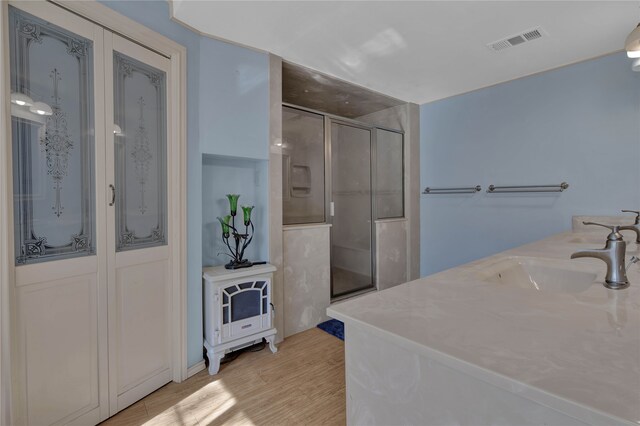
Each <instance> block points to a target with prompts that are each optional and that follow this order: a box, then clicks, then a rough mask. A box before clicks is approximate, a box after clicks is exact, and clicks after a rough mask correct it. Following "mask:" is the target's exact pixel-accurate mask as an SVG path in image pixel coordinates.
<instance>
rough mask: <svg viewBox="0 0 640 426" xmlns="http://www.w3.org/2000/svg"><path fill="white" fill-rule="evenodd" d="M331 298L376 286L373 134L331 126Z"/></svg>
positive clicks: (338, 125) (344, 126) (367, 131)
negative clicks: (373, 229)
mask: <svg viewBox="0 0 640 426" xmlns="http://www.w3.org/2000/svg"><path fill="white" fill-rule="evenodd" d="M331 184H332V190H331V199H332V201H333V205H334V209H333V210H334V215H333V218H332V227H331V296H332V297H338V296H343V295H345V294H349V293H353V292H355V291H360V290H364V289H366V288H371V287H372V286H373V273H372V271H373V268H372V256H371V253H372V250H371V247H372V237H371V235H372V232H371V229H372V228H371V132H370V131H369V130H368V129H362V128H359V127H353V126H349V125H343V124H338V123H333V124H332V125H331Z"/></svg>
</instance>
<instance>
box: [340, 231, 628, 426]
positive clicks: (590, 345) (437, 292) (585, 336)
mask: <svg viewBox="0 0 640 426" xmlns="http://www.w3.org/2000/svg"><path fill="white" fill-rule="evenodd" d="M594 236H595V237H594ZM581 238H583V239H587V240H589V241H600V243H593V242H576V241H580V239H581ZM605 239H606V232H605V233H604V234H602V233H598V234H596V233H588V234H576V233H570V232H568V233H563V234H558V235H555V236H552V237H549V238H546V239H544V240H541V241H537V242H535V243H532V244H528V245H525V246H522V247H518V248H515V249H512V250H508V251H505V252H502V253H499V254H497V255H494V256H491V257H489V258H485V259H481V260H478V261H476V262H472V263H468V264H466V265H462V266H459V267H456V268H452V269H449V270H447V271H443V272H440V273H438V274H434V275H431V276H429V277H425V278H421V279H418V280H416V281H412V282H409V283H406V284H402V285H399V286H397V287H393V288H390V289H388V290H384V291H381V292H375V293H369V294H367V295H365V296H362V297H358V298H355V299H352V300H348V301H345V302H341V303H338V304H335V305H332V306H330V307H329V308H328V309H327V313H328V315H329V316H331V317H333V318H336V319H339V320H341V321H344V322H346V323H347V325H349V324H359V325H360V326H364V327H367V328H368V329H370V330H373V331H375V332H377V333H379V334H380V335H381V336H383V337H385V338H386V339H388V340H389V341H392V342H394V343H395V344H399V345H401V346H403V347H406V348H408V349H410V350H414V351H417V352H420V353H422V354H423V355H425V356H427V357H431V358H434V359H436V360H438V361H439V362H442V363H444V364H445V365H448V366H450V367H452V368H456V369H458V370H462V371H464V372H466V373H467V374H471V375H473V376H475V377H477V378H479V379H481V380H484V381H487V382H490V383H492V384H494V385H496V386H499V387H502V388H505V389H508V390H509V391H511V392H514V393H518V394H519V395H521V396H523V397H526V398H529V399H533V400H535V401H537V402H540V403H542V404H543V405H546V406H548V407H550V408H554V409H557V410H560V411H562V412H564V413H566V414H568V415H572V416H574V417H575V418H578V419H582V420H584V421H585V422H587V423H591V424H605V423H606V424H611V423H622V424H624V423H630V424H636V425H637V424H640V263H638V264H634V265H631V267H630V268H629V270H628V277H629V281H630V282H631V287H629V288H628V289H625V290H609V289H607V288H605V287H604V286H603V285H601V284H594V285H591V286H590V287H589V288H588V289H587V290H584V291H582V292H577V293H556V292H549V291H538V290H536V289H535V288H519V287H516V286H511V285H508V284H506V283H505V284H494V283H490V282H484V281H482V280H481V279H480V278H479V277H478V275H477V274H478V271H479V270H481V269H482V268H483V267H486V266H487V265H491V264H493V263H496V262H497V261H499V260H501V259H504V258H507V257H512V256H526V257H536V258H553V259H562V260H568V259H569V256H570V255H571V253H573V252H575V251H578V250H584V249H587V248H601V247H603V246H604V242H605ZM627 241H628V240H627ZM636 251H637V247H636V244H635V243H628V248H627V260H628V259H629V257H630V256H631V255H636ZM569 262H576V264H579V265H583V268H584V270H586V271H594V272H596V271H597V272H598V280H599V281H601V282H602V281H604V273H605V271H606V266H605V264H604V262H602V261H600V260H597V259H576V260H573V261H569ZM348 338H349V337H348V330H347V336H346V339H347V340H348ZM390 362H392V361H390Z"/></svg>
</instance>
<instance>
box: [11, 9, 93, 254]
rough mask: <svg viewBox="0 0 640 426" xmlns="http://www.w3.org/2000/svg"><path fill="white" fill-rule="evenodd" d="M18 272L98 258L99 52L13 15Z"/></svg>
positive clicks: (88, 44)
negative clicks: (96, 87)
mask: <svg viewBox="0 0 640 426" xmlns="http://www.w3.org/2000/svg"><path fill="white" fill-rule="evenodd" d="M9 32H10V36H9V43H10V67H11V75H10V78H11V92H12V99H14V100H16V99H20V101H19V102H15V103H14V102H12V104H11V134H12V147H13V192H14V230H15V254H16V265H22V264H26V263H35V262H43V261H51V260H58V259H63V258H70V257H78V256H86V255H91V254H95V243H96V241H95V189H94V188H95V181H94V179H95V176H94V175H95V169H94V143H95V141H94V136H93V135H94V127H93V115H94V111H93V45H92V42H91V41H90V40H87V39H85V38H83V37H80V36H78V35H76V34H73V33H71V32H69V31H67V30H64V29H62V28H60V27H57V26H55V25H53V24H50V23H48V22H46V21H43V20H41V19H38V18H36V17H34V16H32V15H30V14H27V13H25V12H22V11H19V10H18V9H16V8H14V7H11V6H10V7H9Z"/></svg>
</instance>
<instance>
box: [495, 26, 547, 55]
mask: <svg viewBox="0 0 640 426" xmlns="http://www.w3.org/2000/svg"><path fill="white" fill-rule="evenodd" d="M546 36H547V34H546V33H545V32H544V30H543V29H542V28H540V27H536V28H532V29H530V30H527V31H523V32H521V33H520V34H514V35H512V36H510V37H506V38H503V39H502V40H498V41H494V42H492V43H489V44H487V47H488V48H489V49H491V50H493V51H495V52H499V51H501V50H505V49H508V48H510V47H513V46H517V45H519V44H523V43H526V42H529V41H532V40H537V39H539V38H542V37H546Z"/></svg>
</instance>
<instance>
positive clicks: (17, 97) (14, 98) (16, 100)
mask: <svg viewBox="0 0 640 426" xmlns="http://www.w3.org/2000/svg"><path fill="white" fill-rule="evenodd" d="M11 103H12V104H16V105H18V106H26V107H30V106H31V105H33V99H31V98H30V97H28V96H27V95H25V94H24V93H18V92H13V93H12V94H11Z"/></svg>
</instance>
